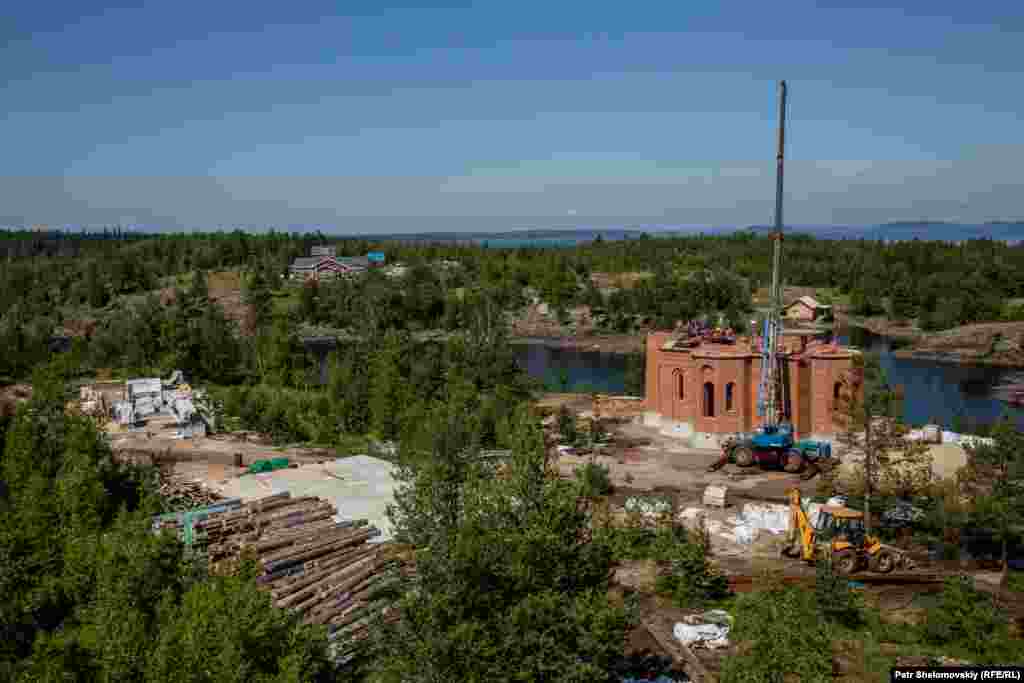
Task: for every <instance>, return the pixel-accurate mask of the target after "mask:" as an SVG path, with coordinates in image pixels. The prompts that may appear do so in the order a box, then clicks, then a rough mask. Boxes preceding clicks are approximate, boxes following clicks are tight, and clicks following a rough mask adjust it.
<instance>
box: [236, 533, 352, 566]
mask: <svg viewBox="0 0 1024 683" xmlns="http://www.w3.org/2000/svg"><path fill="white" fill-rule="evenodd" d="M365 533H368V530H363V529H357V528H352V527H333V528H328V529H322V530H320V531H318V532H316V533H313V534H302V535H293V536H289V537H286V539H285V540H286V541H287V542H286V543H283V544H282V543H278V540H277V538H276V537H271V538H269V539H267V541H265V542H258V543H255V544H254V547H255V548H256V549H257V550H259V548H260V546H263V545H265V544H266V545H270V544H277V546H278V547H276V548H271V549H269V550H267V551H264V552H261V553H260V557H261V559H262V560H263V561H264V562H276V561H277V560H282V559H286V558H288V557H290V556H292V555H294V554H295V553H296V552H298V551H301V550H304V549H306V548H311V547H314V546H317V545H323V544H325V543H329V542H332V541H338V540H341V539H343V538H351V537H353V536H356V535H359V534H365Z"/></svg>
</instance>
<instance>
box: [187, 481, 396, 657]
mask: <svg viewBox="0 0 1024 683" xmlns="http://www.w3.org/2000/svg"><path fill="white" fill-rule="evenodd" d="M336 514H337V509H336V508H335V507H334V506H333V505H331V504H330V503H329V502H328V501H325V500H322V499H320V498H316V497H312V496H303V497H295V498H293V497H292V496H291V495H290V494H289V493H287V492H285V493H280V494H277V495H273V496H268V497H266V498H261V499H259V500H255V501H251V502H249V503H246V504H244V505H241V506H239V507H235V508H232V509H224V510H222V511H221V512H219V513H217V514H211V515H207V516H205V517H204V518H203V519H200V520H199V521H197V522H196V523H195V534H194V538H193V541H192V542H193V547H194V548H196V549H198V550H201V551H205V553H206V556H207V558H208V560H209V562H210V566H211V571H212V572H214V573H229V572H232V571H234V570H235V569H236V568H237V567H238V565H239V563H240V562H241V561H242V560H243V558H244V559H251V560H254V561H255V563H256V567H257V571H258V574H257V578H256V582H257V585H258V586H259V587H260V588H261V589H263V590H265V591H267V592H269V593H270V595H271V597H272V599H273V601H274V604H276V605H277V606H278V607H280V608H282V609H288V610H293V611H295V612H298V613H299V614H300V615H301V616H302V619H303V621H304V622H306V623H308V624H319V625H323V626H326V627H327V629H328V633H329V638H330V641H331V649H332V651H333V652H334V653H335V654H336V656H337V657H338V658H339V659H344V658H346V657H350V656H351V655H352V653H353V651H354V650H355V648H356V647H357V644H358V642H359V641H361V640H362V639H364V638H365V637H366V636H367V635H368V634H369V629H370V628H372V625H373V623H374V622H375V618H376V617H378V616H381V615H382V614H383V615H384V616H387V615H386V614H385V613H384V612H383V610H384V609H385V608H386V607H387V605H388V602H387V600H385V599H381V598H379V597H378V596H377V594H378V593H380V592H382V590H383V589H387V588H389V587H392V586H393V585H394V581H396V580H398V579H397V576H398V574H397V573H393V572H391V571H389V570H391V569H398V568H399V560H398V557H397V548H396V547H395V546H392V545H390V544H384V543H373V542H372V541H373V539H374V538H376V537H377V536H379V535H380V531H379V530H378V529H376V528H374V527H371V526H368V522H367V520H351V521H343V522H336V521H334V516H335V515H336Z"/></svg>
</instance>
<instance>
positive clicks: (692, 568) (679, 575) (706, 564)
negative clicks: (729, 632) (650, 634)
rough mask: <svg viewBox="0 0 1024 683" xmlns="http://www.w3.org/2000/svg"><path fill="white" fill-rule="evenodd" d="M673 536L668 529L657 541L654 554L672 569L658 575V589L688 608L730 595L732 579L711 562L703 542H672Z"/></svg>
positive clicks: (677, 603) (656, 585)
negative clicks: (730, 580)
mask: <svg viewBox="0 0 1024 683" xmlns="http://www.w3.org/2000/svg"><path fill="white" fill-rule="evenodd" d="M670 539H671V537H670V536H668V532H662V534H661V535H659V536H657V537H656V540H655V543H654V544H653V548H652V551H653V553H652V554H653V555H654V556H655V558H657V559H658V561H660V562H666V563H667V564H668V569H669V571H668V573H666V574H664V575H662V576H659V577H658V580H657V582H656V583H655V590H657V591H658V592H659V593H662V594H664V595H670V596H671V597H672V600H673V602H674V603H675V604H676V605H679V606H688V607H689V606H694V605H701V604H704V603H707V602H709V601H714V600H720V599H722V598H725V597H726V596H728V595H729V581H728V579H727V578H726V577H725V576H724V575H723V574H722V573H720V572H719V571H718V570H717V569H715V568H714V567H713V566H712V565H711V563H710V561H709V558H708V552H707V548H706V547H705V545H704V544H703V543H700V542H696V541H695V540H690V541H689V542H673V543H668V542H667V541H668V540H670ZM672 540H674V539H672Z"/></svg>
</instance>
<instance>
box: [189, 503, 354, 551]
mask: <svg viewBox="0 0 1024 683" xmlns="http://www.w3.org/2000/svg"><path fill="white" fill-rule="evenodd" d="M335 514H336V513H335V511H334V508H330V507H320V508H317V509H311V510H309V511H304V512H303V513H302V514H301V515H297V516H296V517H295V518H293V520H291V521H290V522H289V523H290V524H291V525H292V528H288V527H287V526H284V525H283V524H275V523H274V522H273V520H255V521H253V523H244V524H240V525H237V526H233V527H231V528H225V529H219V530H207V531H206V533H205V537H206V538H207V539H208V540H209V541H210V542H211V543H223V542H227V541H230V540H235V541H239V540H244V541H249V542H254V541H258V540H267V539H269V538H270V537H271V536H275V535H277V534H281V533H288V532H294V531H300V530H301V529H300V528H299V527H300V525H303V524H312V523H314V522H326V521H327V520H330V519H331V518H332V517H333V516H334V515H335Z"/></svg>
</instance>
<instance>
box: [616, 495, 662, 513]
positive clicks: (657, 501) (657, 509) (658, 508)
mask: <svg viewBox="0 0 1024 683" xmlns="http://www.w3.org/2000/svg"><path fill="white" fill-rule="evenodd" d="M625 508H626V512H639V513H640V514H641V515H643V516H644V517H657V516H659V515H664V514H670V513H671V512H672V501H670V500H665V499H663V498H654V497H652V498H641V497H638V496H630V497H629V498H627V499H626V504H625Z"/></svg>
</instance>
